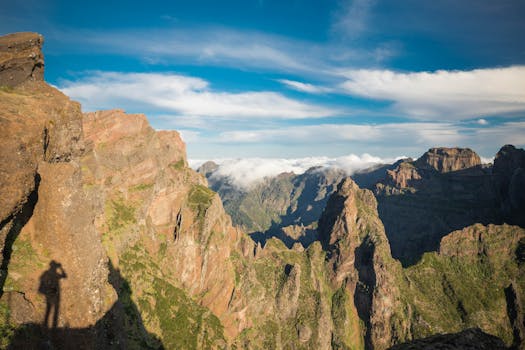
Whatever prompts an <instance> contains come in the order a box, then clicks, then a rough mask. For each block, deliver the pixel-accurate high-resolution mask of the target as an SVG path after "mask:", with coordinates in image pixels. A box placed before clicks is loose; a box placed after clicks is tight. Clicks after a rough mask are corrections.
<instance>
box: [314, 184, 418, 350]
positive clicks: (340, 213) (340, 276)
mask: <svg viewBox="0 0 525 350" xmlns="http://www.w3.org/2000/svg"><path fill="white" fill-rule="evenodd" d="M319 236H320V239H321V243H322V244H323V247H324V249H325V250H327V252H328V257H329V265H330V266H332V267H333V271H332V276H333V277H332V280H333V283H334V286H335V287H336V288H338V287H343V288H345V289H346V291H347V292H348V294H349V295H350V296H351V298H350V299H351V300H352V301H353V303H352V304H351V305H347V306H346V307H347V308H349V309H350V310H353V311H352V314H350V315H347V319H357V318H359V319H361V321H362V322H363V324H364V333H365V336H364V343H365V348H371V349H372V348H373V349H386V348H387V347H389V346H391V345H392V344H393V342H394V341H396V339H405V338H406V337H407V336H408V332H409V331H408V329H409V326H408V325H407V324H404V323H403V322H399V320H404V319H406V315H404V312H405V311H404V309H403V306H402V301H401V295H400V291H399V287H398V286H399V283H400V281H399V280H398V278H399V277H400V276H401V265H400V264H399V263H398V262H397V261H394V259H393V258H392V256H391V254H390V247H389V244H388V239H387V238H386V235H385V231H384V228H383V225H382V223H381V221H380V220H379V218H378V214H377V202H376V200H375V197H374V195H373V194H372V192H371V191H369V190H362V189H360V188H359V187H358V186H357V185H356V184H355V182H353V181H352V180H351V179H350V178H347V179H345V180H343V181H342V182H341V183H340V184H339V186H338V189H337V191H336V192H335V193H334V194H333V195H332V196H331V197H330V199H329V201H328V204H327V206H326V208H325V211H324V212H323V215H322V217H321V219H320V220H319ZM396 320H397V321H396ZM339 332H341V330H339ZM354 332H355V331H354ZM354 334H355V333H354Z"/></svg>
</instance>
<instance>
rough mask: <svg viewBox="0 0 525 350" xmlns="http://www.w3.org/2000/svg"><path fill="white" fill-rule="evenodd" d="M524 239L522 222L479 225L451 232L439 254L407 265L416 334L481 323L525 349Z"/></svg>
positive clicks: (450, 330)
mask: <svg viewBox="0 0 525 350" xmlns="http://www.w3.org/2000/svg"><path fill="white" fill-rule="evenodd" d="M523 242H525V229H522V228H520V227H517V226H509V225H488V226H483V225H480V224H476V225H473V226H470V227H467V228H464V229H462V230H459V231H455V232H452V233H451V234H449V235H447V236H445V237H444V238H443V239H442V241H441V245H440V249H439V253H437V252H434V253H426V254H425V255H423V258H422V260H421V261H420V262H419V263H418V264H417V265H414V266H411V267H410V268H408V269H406V270H405V274H406V279H407V282H408V283H407V285H406V287H405V288H404V289H403V295H404V298H405V300H406V302H407V304H410V305H411V306H410V309H411V319H412V322H411V323H412V326H411V328H412V332H413V337H414V338H422V337H427V336H430V335H432V334H436V333H455V332H459V331H461V330H462V329H466V328H471V327H479V328H481V329H482V330H483V331H484V332H486V333H489V334H492V335H497V336H498V337H500V338H501V339H503V340H504V341H505V343H506V344H507V345H511V344H514V345H515V346H516V347H517V348H523V346H525V343H524V342H523V338H522V334H523V333H522V330H523V323H522V321H523V319H522V318H520V317H522V316H518V315H523V312H524V310H523V307H522V305H523V302H524V301H525V295H524V294H523V291H524V288H525V278H524V277H525V269H524V268H525V266H524V265H523V263H522V262H521V261H520V257H519V254H518V252H519V251H520V249H522V248H520V247H522V245H523ZM520 324H521V325H520Z"/></svg>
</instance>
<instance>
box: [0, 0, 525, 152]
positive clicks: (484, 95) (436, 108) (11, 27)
mask: <svg viewBox="0 0 525 350" xmlns="http://www.w3.org/2000/svg"><path fill="white" fill-rule="evenodd" d="M0 4H1V7H0V8H1V11H0V34H6V33H10V32H17V31H35V32H39V33H41V34H43V35H44V37H45V45H44V54H45V62H46V65H45V70H46V71H45V78H46V80H47V81H48V82H49V83H51V84H52V85H54V86H56V87H57V88H59V89H60V90H62V91H63V92H64V93H66V94H67V95H69V96H70V97H71V98H73V99H75V100H77V101H80V102H81V103H82V108H83V110H84V111H93V110H99V109H112V108H120V109H124V110H125V111H126V112H128V113H144V114H146V115H147V116H148V119H149V120H150V123H151V125H152V126H153V127H154V128H156V129H174V130H178V131H179V132H180V133H181V135H182V137H183V139H184V140H185V142H186V144H187V149H188V157H189V158H190V159H192V160H206V159H225V158H250V159H262V158H274V159H276V158H279V159H280V158H286V159H291V158H293V159H299V158H308V157H321V158H322V157H325V158H322V159H340V157H346V156H349V155H358V157H359V159H368V158H367V157H368V155H372V156H370V157H380V159H387V158H388V159H393V158H395V157H398V156H411V157H417V156H419V155H421V154H422V153H423V152H424V151H426V150H427V149H428V148H430V147H434V146H446V147H456V146H457V147H470V148H472V149H474V150H475V151H476V152H478V154H480V155H481V156H483V157H486V158H491V157H493V156H494V155H495V154H496V152H497V151H498V149H499V148H500V147H501V146H503V145H504V144H508V143H510V144H514V145H516V146H518V147H524V146H525V40H523V33H525V21H524V20H523V18H525V1H523V0H499V1H493V0H463V1H457V0H442V1H421V0H404V1H394V0H303V1H299V0H288V1H286V0H237V1H226V0H224V1H206V0H193V1H170V2H168V1H157V0H149V1H135V0H128V1H125V2H124V1H122V2H119V1H112V0H105V1H98V0H92V1H89V2H78V1H62V0H54V1H53V0H27V1H26V0H0Z"/></svg>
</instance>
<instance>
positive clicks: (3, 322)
mask: <svg viewBox="0 0 525 350" xmlns="http://www.w3.org/2000/svg"><path fill="white" fill-rule="evenodd" d="M9 317H10V311H9V307H8V306H7V304H6V303H5V302H3V301H2V302H0V349H7V347H8V346H9V344H10V343H11V339H12V337H13V335H14V333H15V329H16V328H15V326H14V325H12V324H11V323H10V322H9Z"/></svg>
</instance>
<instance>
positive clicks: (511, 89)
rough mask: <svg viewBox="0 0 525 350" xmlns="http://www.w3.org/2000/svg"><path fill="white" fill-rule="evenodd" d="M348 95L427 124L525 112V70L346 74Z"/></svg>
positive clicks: (358, 71) (520, 68)
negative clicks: (384, 102) (387, 103)
mask: <svg viewBox="0 0 525 350" xmlns="http://www.w3.org/2000/svg"><path fill="white" fill-rule="evenodd" d="M341 73H342V75H343V76H345V77H346V78H347V79H348V80H347V81H345V82H344V83H342V84H341V85H340V87H341V89H342V90H343V91H345V92H346V93H348V94H351V95H357V96H362V97H367V98H372V99H381V100H390V101H393V102H394V108H396V109H397V110H398V111H400V112H403V113H406V114H408V115H409V116H411V117H414V118H416V119H421V120H425V119H426V120H435V118H439V119H440V120H455V119H462V118H466V117H475V116H485V115H493V114H501V113H510V112H517V111H525V85H524V83H523V82H524V81H525V66H513V67H508V68H495V69H476V70H471V71H444V70H440V71H435V72H416V73H414V72H412V73H399V72H393V71H390V70H350V71H346V72H341Z"/></svg>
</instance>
